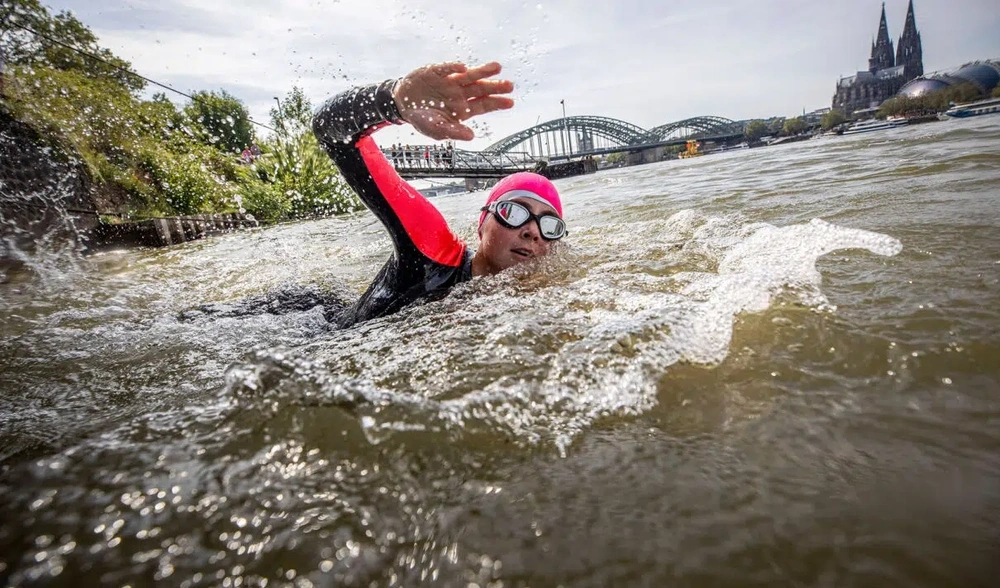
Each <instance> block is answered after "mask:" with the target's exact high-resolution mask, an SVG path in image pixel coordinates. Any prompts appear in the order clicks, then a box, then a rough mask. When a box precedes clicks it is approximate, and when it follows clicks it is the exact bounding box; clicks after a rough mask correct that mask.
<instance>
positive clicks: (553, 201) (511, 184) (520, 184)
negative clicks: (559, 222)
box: [479, 172, 563, 235]
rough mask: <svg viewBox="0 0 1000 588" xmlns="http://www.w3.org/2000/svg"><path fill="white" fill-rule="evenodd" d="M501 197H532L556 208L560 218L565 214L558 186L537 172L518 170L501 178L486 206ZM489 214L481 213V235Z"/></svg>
mask: <svg viewBox="0 0 1000 588" xmlns="http://www.w3.org/2000/svg"><path fill="white" fill-rule="evenodd" d="M501 198H503V199H504V200H510V199H511V198H530V199H531V200H537V201H538V202H542V203H545V204H548V205H549V206H551V207H552V208H554V209H556V214H558V215H559V218H562V215H563V211H562V200H560V199H559V192H558V191H557V190H556V187H555V186H554V185H553V184H552V182H550V181H549V179H548V178H546V177H545V176H542V175H539V174H536V173H532V172H518V173H516V174H511V175H509V176H507V177H506V178H504V179H502V180H500V181H499V182H497V185H496V186H493V190H492V191H491V192H490V197H489V198H487V199H486V204H485V206H489V205H490V204H493V203H494V202H496V201H497V200H500V199H501ZM487 214H489V213H488V212H486V211H485V210H484V211H483V213H482V214H480V215H479V232H480V235H482V231H483V223H484V222H486V215H487Z"/></svg>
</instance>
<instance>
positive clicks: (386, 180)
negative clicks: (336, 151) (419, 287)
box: [357, 135, 465, 267]
mask: <svg viewBox="0 0 1000 588" xmlns="http://www.w3.org/2000/svg"><path fill="white" fill-rule="evenodd" d="M357 147H358V149H359V150H360V151H361V157H362V159H363V160H364V162H365V167H367V168H368V173H370V174H371V176H372V179H373V180H374V181H375V185H376V186H378V191H379V192H380V193H381V195H382V197H383V198H385V201H386V203H388V205H389V207H390V208H392V210H393V212H395V213H396V216H397V217H398V218H399V222H400V223H402V225H403V228H404V229H405V230H406V234H407V235H408V236H409V238H410V240H411V241H413V244H414V245H415V246H416V248H417V249H418V250H419V251H420V252H421V253H423V254H424V255H425V256H427V257H428V258H429V259H430V260H432V261H435V262H437V263H440V264H443V265H448V266H451V267H458V266H460V265H462V259H463V257H464V255H465V243H463V242H462V240H461V239H459V238H458V237H456V236H455V234H454V233H452V232H451V229H450V228H449V227H448V223H447V221H445V220H444V217H443V216H442V215H441V212H440V211H438V209H437V208H435V206H434V205H433V204H431V203H430V202H429V201H428V200H427V198H425V197H424V195H423V194H421V193H420V192H418V191H417V190H416V189H415V188H414V187H413V186H411V185H409V184H407V183H406V182H405V181H404V180H403V178H401V177H399V174H397V173H396V170H395V168H393V167H392V164H390V163H389V161H388V160H387V159H386V158H385V155H384V154H383V153H382V150H381V149H379V146H378V145H377V144H376V143H375V140H374V139H372V138H371V136H370V135H368V136H364V137H362V138H361V139H360V140H359V141H358V143H357Z"/></svg>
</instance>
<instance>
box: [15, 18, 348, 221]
mask: <svg viewBox="0 0 1000 588" xmlns="http://www.w3.org/2000/svg"><path fill="white" fill-rule="evenodd" d="M0 10H2V11H5V12H4V14H2V15H0V16H2V17H3V19H2V20H0V22H2V23H3V24H2V27H3V30H0V42H2V44H3V46H2V47H0V50H2V51H3V52H4V55H6V56H7V59H8V61H7V63H6V69H5V70H4V72H3V77H2V81H3V83H2V100H3V102H4V104H5V106H6V107H7V109H8V110H9V111H10V112H11V113H12V114H13V115H14V116H15V117H16V118H17V119H18V120H21V121H23V122H25V123H27V124H29V125H30V126H32V127H33V128H35V129H36V130H37V131H38V132H39V133H40V134H41V135H42V136H44V137H45V138H46V140H47V141H48V142H50V143H51V144H57V145H60V146H62V147H63V148H64V149H65V150H67V151H69V152H70V153H72V154H75V155H77V156H78V157H79V158H80V159H81V160H82V161H83V162H84V163H85V164H86V168H87V170H88V171H89V172H90V175H91V177H92V179H93V186H94V191H95V194H94V195H93V200H94V203H95V205H96V207H97V209H98V212H100V213H104V214H118V215H123V216H128V217H132V218H135V217H149V216H171V215H183V214H210V213H224V212H249V213H251V214H253V215H254V216H255V217H256V218H258V220H261V221H264V222H274V221H281V220H287V219H293V218H303V217H312V216H322V215H328V214H337V213H342V212H347V211H351V210H355V209H357V208H359V207H360V206H361V204H360V202H359V201H358V200H357V198H356V196H355V195H354V194H353V192H352V191H351V190H350V188H349V187H348V186H347V185H346V184H345V183H344V182H343V180H342V179H341V177H340V175H339V173H338V172H337V169H336V167H335V166H333V164H332V162H331V161H330V159H329V158H328V157H327V156H326V154H325V153H324V152H323V150H322V148H321V147H320V146H319V144H318V142H317V141H316V139H315V138H314V137H313V136H312V133H311V131H310V130H309V124H308V123H309V121H308V113H309V112H310V110H311V109H310V105H309V103H308V101H307V100H306V99H305V97H304V95H303V94H302V92H301V91H300V90H298V89H294V90H293V91H292V92H291V93H290V94H289V95H288V97H287V98H286V102H289V103H291V104H292V105H293V106H294V108H292V107H289V108H280V109H272V111H271V118H272V120H271V121H270V122H271V125H270V126H272V127H273V128H276V129H279V130H281V131H282V132H280V133H276V134H274V135H272V136H269V137H265V138H262V139H261V140H258V139H257V137H255V134H254V129H253V127H251V125H250V122H249V115H248V113H247V111H246V107H245V106H244V105H243V104H242V103H241V102H240V101H239V100H237V99H236V98H234V97H232V96H230V95H228V94H226V93H225V92H218V93H216V92H199V93H196V94H194V98H195V99H194V100H192V101H189V102H188V103H187V104H186V105H184V106H183V107H182V108H178V106H176V105H175V104H174V103H173V102H171V101H169V100H168V99H167V98H166V96H164V95H163V94H156V95H153V96H152V97H151V98H149V99H143V98H141V97H140V92H141V91H142V90H143V89H144V87H145V82H144V81H143V80H142V79H141V78H138V77H136V76H134V75H131V74H129V73H125V72H127V71H128V70H129V64H128V63H127V62H125V61H123V60H121V59H119V58H117V57H115V56H114V55H113V54H111V52H110V51H108V50H106V49H102V48H100V47H98V46H97V39H96V37H95V36H94V35H93V33H92V32H90V31H89V29H87V27H86V26H84V25H83V24H82V23H80V22H79V21H78V20H77V19H76V18H75V17H74V16H72V15H71V14H69V13H65V12H63V13H60V14H57V15H52V14H50V13H49V12H48V10H47V9H46V8H45V7H43V6H41V5H40V4H39V3H38V2H37V1H35V0H12V3H11V4H10V5H9V6H8V7H5V8H3V9H0ZM19 26H25V27H28V28H30V29H32V30H33V31H36V32H41V33H43V34H44V35H45V36H44V37H43V36H40V35H38V34H35V33H32V32H29V31H27V30H26V29H23V28H19ZM45 37H49V38H45ZM53 40H57V41H59V42H60V43H63V44H65V45H70V46H73V47H76V48H78V49H80V50H81V51H84V52H86V53H90V54H96V55H99V56H100V57H101V58H102V59H104V60H105V61H99V60H95V59H93V58H90V57H86V56H84V55H82V54H81V53H78V52H75V51H72V50H70V49H68V48H66V47H65V46H64V45H61V44H60V43H56V42H54V41H53ZM290 119H294V120H290ZM254 142H256V144H257V145H259V147H260V151H261V154H260V156H259V157H257V158H255V160H254V161H253V163H252V164H251V163H247V162H246V161H244V160H243V159H242V158H241V157H240V152H241V151H242V150H243V149H245V148H247V147H250V145H251V144H252V143H254Z"/></svg>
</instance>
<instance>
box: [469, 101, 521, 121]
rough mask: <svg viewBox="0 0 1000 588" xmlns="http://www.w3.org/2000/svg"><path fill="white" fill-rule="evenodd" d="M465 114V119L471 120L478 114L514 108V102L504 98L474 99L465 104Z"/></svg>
mask: <svg viewBox="0 0 1000 588" xmlns="http://www.w3.org/2000/svg"><path fill="white" fill-rule="evenodd" d="M467 105H468V106H467V112H466V116H464V117H462V118H463V119H465V118H472V117H474V116H479V115H480V114H486V113H488V112H493V111H496V110H506V109H508V108H513V107H514V100H513V99H511V98H507V97H506V96H485V97H483V98H474V99H472V100H469V101H468V102H467Z"/></svg>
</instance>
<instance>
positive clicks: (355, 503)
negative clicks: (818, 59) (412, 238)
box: [0, 117, 1000, 587]
mask: <svg viewBox="0 0 1000 588" xmlns="http://www.w3.org/2000/svg"><path fill="white" fill-rule="evenodd" d="M986 118H988V117H986ZM558 185H559V187H560V190H561V191H562V193H563V198H564V202H565V205H566V217H567V220H568V222H569V225H570V237H569V238H568V239H567V245H566V247H564V248H563V250H562V251H561V252H560V253H559V254H558V255H557V256H554V257H553V258H550V259H547V260H545V261H543V262H542V263H541V264H540V267H534V268H528V269H525V268H521V269H516V270H514V271H512V272H509V273H507V274H503V275H500V276H494V277H491V278H485V279H477V280H473V281H472V282H470V283H467V284H463V285H462V286H460V287H459V288H457V289H456V290H455V291H453V292H452V293H451V294H450V295H449V296H448V297H447V298H445V299H444V300H441V301H438V302H433V303H429V304H424V305H418V306H414V307H411V308H408V309H406V310H404V311H403V312H401V313H399V314H397V315H394V316H391V317H387V318H383V319H379V320H375V321H371V322H368V323H364V324H361V325H358V326H356V327H353V328H351V329H348V330H343V331H335V330H331V329H330V328H329V327H328V326H327V324H326V323H325V321H324V320H323V316H322V311H321V309H319V308H316V309H313V310H308V311H302V312H292V313H288V314H284V315H273V314H262V315H259V316H250V317H243V318H230V317H224V316H212V315H205V314H201V313H197V312H194V313H192V312H190V310H191V309H192V308H196V307H198V306H199V305H203V304H208V303H213V304H214V303H231V302H234V301H239V300H241V299H243V298H245V297H247V296H254V295H259V294H264V293H268V292H274V291H279V290H282V289H288V288H293V287H296V286H302V287H312V288H319V289H322V290H324V291H327V292H332V293H336V294H338V295H340V296H342V297H344V298H350V297H353V296H356V295H357V294H358V293H359V292H360V291H361V290H363V288H364V287H365V286H366V284H367V282H368V281H369V280H370V279H371V277H372V276H373V275H374V273H375V271H376V270H377V269H378V267H379V266H380V265H381V263H382V262H383V260H384V259H385V257H386V256H387V255H388V252H389V248H390V244H389V240H388V238H387V236H386V235H385V234H384V233H383V232H382V230H381V227H380V225H378V223H377V222H376V221H375V219H374V218H373V217H372V216H371V215H368V214H361V215H357V216H355V217H352V218H340V219H330V220H323V221H315V222H306V223H299V224H292V225H285V226H278V227H272V228H268V229H263V230H259V231H252V232H243V233H238V234H231V235H226V236H222V237H218V238H214V239H210V240H205V241H200V242H194V243H189V244H185V245H182V246H177V247H171V248H165V249H157V250H131V251H121V252H105V253H100V254H96V255H92V256H86V257H79V256H74V255H71V254H67V253H66V252H65V251H62V252H57V253H51V254H46V253H44V252H42V253H38V254H36V255H35V256H34V257H32V258H30V259H29V263H28V265H27V267H26V268H23V269H21V270H18V271H17V272H13V271H12V270H9V271H8V273H7V274H5V276H4V280H3V281H4V282H5V283H3V284H0V294H2V301H0V327H2V333H3V338H2V341H0V398H2V403H0V580H2V581H5V582H6V583H8V584H12V585H26V584H46V585H67V586H69V585H73V586H84V585H97V584H104V585H112V586H122V585H131V586H141V585H153V584H162V585H180V586H209V585H211V586H215V585H221V586H227V587H228V586H263V585H265V584H266V585H267V586H278V585H289V586H340V585H346V586H393V585H404V586H412V585H421V584H439V585H448V586H473V585H478V586H483V587H485V586H494V587H498V586H557V585H564V586H624V585H648V586H720V585H748V586H749V585H756V586H789V585H818V586H838V587H839V586H962V587H968V586H995V585H996V581H997V578H998V577H1000V120H997V117H994V119H993V120H983V119H980V120H976V119H970V120H965V121H948V122H942V123H935V124H927V125H921V126H915V127H911V128H903V129H896V130H892V131H886V132H883V133H872V134H869V135H859V136H855V137H849V138H829V139H818V140H813V141H809V142H806V143H798V144H794V145H788V146H783V147H773V148H766V149H754V150H749V151H740V152H730V153H726V154H722V155H715V156H710V157H703V158H699V159H696V160H686V161H671V162H663V163H659V164H653V165H647V166H642V167H633V168H625V169H618V170H611V171H606V172H601V173H598V174H596V175H590V176H584V177H578V178H572V179H568V180H563V181H561V182H560V183H559V184H558ZM483 198H484V195H482V194H473V195H459V196H453V197H448V198H441V199H437V200H435V203H436V204H437V205H438V206H439V207H440V208H441V209H442V211H443V212H444V214H445V215H446V216H447V217H448V219H449V221H450V222H451V223H452V224H453V226H454V227H456V228H458V229H459V230H460V232H461V233H462V235H463V236H464V237H466V238H467V239H469V240H473V239H474V231H473V228H474V225H473V223H474V220H475V219H476V217H477V214H478V207H479V206H481V202H482V200H483ZM529 269H530V270H533V271H529Z"/></svg>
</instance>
